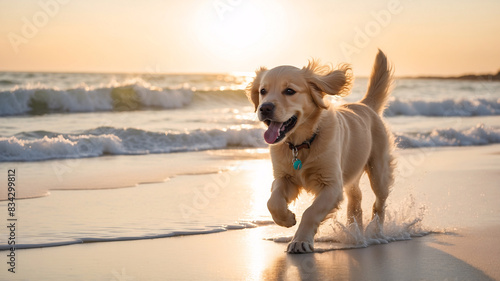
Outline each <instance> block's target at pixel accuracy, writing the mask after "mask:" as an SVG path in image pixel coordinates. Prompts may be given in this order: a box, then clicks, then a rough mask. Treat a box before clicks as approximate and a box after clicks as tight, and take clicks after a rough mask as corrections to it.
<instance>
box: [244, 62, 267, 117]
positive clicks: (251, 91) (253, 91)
mask: <svg viewBox="0 0 500 281" xmlns="http://www.w3.org/2000/svg"><path fill="white" fill-rule="evenodd" d="M266 71H267V68H265V67H261V68H259V69H258V70H257V71H255V74H256V76H255V78H254V79H253V81H252V82H251V83H250V84H248V86H247V89H246V94H247V97H248V100H250V101H251V102H252V103H253V105H254V106H255V111H257V107H259V88H260V80H261V79H262V76H263V75H264V73H266Z"/></svg>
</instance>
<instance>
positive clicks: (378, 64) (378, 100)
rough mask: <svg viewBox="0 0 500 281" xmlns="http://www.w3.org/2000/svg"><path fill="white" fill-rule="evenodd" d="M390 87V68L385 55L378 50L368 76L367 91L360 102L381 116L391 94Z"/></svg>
mask: <svg viewBox="0 0 500 281" xmlns="http://www.w3.org/2000/svg"><path fill="white" fill-rule="evenodd" d="M391 86H392V68H391V66H390V65H389V63H388V62H387V57H386V56H385V54H384V53H383V52H382V51H381V50H380V49H379V50H378V54H377V57H376V58H375V64H374V65H373V70H372V74H371V76H370V82H369V84H368V91H367V92H366V95H365V96H364V97H363V99H361V101H360V102H361V103H364V104H366V105H368V106H369V107H371V108H372V109H373V110H375V112H377V113H378V114H382V112H384V109H385V105H386V103H387V99H388V98H389V94H390V92H391Z"/></svg>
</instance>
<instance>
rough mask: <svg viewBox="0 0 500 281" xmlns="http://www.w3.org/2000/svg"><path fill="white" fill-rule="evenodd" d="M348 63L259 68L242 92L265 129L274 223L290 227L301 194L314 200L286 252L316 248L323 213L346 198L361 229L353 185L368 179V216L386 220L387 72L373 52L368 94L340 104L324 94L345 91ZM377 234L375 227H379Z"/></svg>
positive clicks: (389, 163) (389, 160) (389, 174)
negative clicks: (370, 193) (364, 176)
mask: <svg viewBox="0 0 500 281" xmlns="http://www.w3.org/2000/svg"><path fill="white" fill-rule="evenodd" d="M350 73H351V71H350V67H349V66H348V65H345V64H344V65H340V66H339V67H338V68H337V69H331V68H330V67H328V66H321V65H319V64H318V63H317V62H316V61H311V62H309V65H308V66H306V67H303V68H302V69H299V68H296V67H293V66H278V67H276V68H273V69H270V70H268V69H266V68H263V67H262V68H260V69H259V70H258V71H257V72H256V74H257V75H256V77H255V79H254V80H253V82H252V83H250V85H249V86H248V89H247V95H248V97H249V100H250V101H251V102H252V103H253V104H254V105H255V111H256V112H257V114H258V118H259V120H260V121H262V122H264V123H265V124H266V125H267V131H266V132H265V133H264V139H265V141H266V142H267V143H269V144H270V152H271V159H272V164H273V173H274V181H273V183H272V188H271V197H270V199H269V201H268V203H267V206H268V208H269V211H270V212H271V215H272V217H273V220H274V221H275V222H276V224H278V225H280V226H284V227H291V226H293V225H295V224H296V220H295V214H294V213H292V212H291V211H290V210H289V209H288V204H290V203H291V202H292V201H293V200H295V199H296V198H297V197H298V195H299V193H300V191H301V190H305V191H307V192H309V193H312V194H314V195H315V199H314V201H313V203H312V204H311V206H309V207H308V208H307V209H306V210H305V212H304V214H303V215H302V220H301V221H300V224H299V226H298V229H297V232H296V233H295V235H294V237H293V239H292V241H291V242H290V244H289V245H288V248H287V252H288V253H308V252H313V251H314V235H315V234H316V231H317V229H318V227H319V225H320V224H321V222H322V221H323V220H324V219H325V218H326V217H327V215H328V214H330V213H332V212H334V211H335V209H336V208H337V207H338V205H339V203H340V202H341V201H342V199H343V191H344V190H345V192H346V195H347V198H348V206H347V217H348V223H349V224H352V223H354V222H356V223H357V224H358V225H359V226H360V229H361V230H362V229H363V226H362V222H363V221H362V210H361V197H362V195H361V190H360V188H359V180H360V178H361V175H362V174H363V172H366V173H367V174H368V177H369V179H370V184H371V188H372V190H373V192H374V193H375V196H376V200H375V204H374V205H373V215H372V219H378V220H379V224H380V225H382V224H383V222H384V210H385V201H386V199H387V197H388V195H389V192H390V187H391V185H392V183H393V168H394V160H393V159H394V158H393V156H392V151H393V138H392V135H391V134H390V133H389V132H388V130H387V129H386V126H385V124H384V122H383V121H382V119H381V115H382V112H383V111H384V108H385V104H386V101H387V99H388V96H389V93H390V88H391V84H392V69H391V67H390V66H389V64H388V62H387V58H386V56H385V55H384V53H383V52H382V51H380V50H379V52H378V54H377V57H376V59H375V64H374V66H373V70H372V74H371V77H370V82H369V86H368V91H367V93H366V95H365V96H364V97H363V98H362V99H361V100H360V101H359V102H357V103H349V104H344V105H341V106H338V107H334V106H333V105H330V104H329V103H328V102H327V101H326V100H324V97H325V95H336V96H343V95H347V94H349V92H350V89H351V84H352V77H351V74H350ZM380 231H381V230H380Z"/></svg>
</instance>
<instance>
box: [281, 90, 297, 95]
mask: <svg viewBox="0 0 500 281" xmlns="http://www.w3.org/2000/svg"><path fill="white" fill-rule="evenodd" d="M295 93H296V92H295V90H293V89H290V88H286V89H285V90H284V91H283V94H285V95H287V96H291V95H294V94H295Z"/></svg>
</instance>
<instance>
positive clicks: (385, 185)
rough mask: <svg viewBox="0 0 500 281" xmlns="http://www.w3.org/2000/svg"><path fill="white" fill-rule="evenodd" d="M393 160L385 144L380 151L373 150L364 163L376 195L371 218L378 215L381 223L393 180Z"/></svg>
mask: <svg viewBox="0 0 500 281" xmlns="http://www.w3.org/2000/svg"><path fill="white" fill-rule="evenodd" d="M393 162H394V160H393V157H392V155H391V150H390V148H389V146H386V147H385V148H384V149H383V150H382V151H377V152H373V153H372V156H371V157H370V159H369V160H368V164H367V165H366V172H367V174H368V178H369V179H370V184H371V187H372V190H373V193H375V197H376V200H375V203H374V204H373V214H372V219H373V218H375V216H378V218H379V220H380V223H381V224H383V223H384V219H385V201H386V200H387V197H388V196H389V192H390V188H391V186H392V183H393V182H394V177H393V170H394V164H393Z"/></svg>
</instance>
